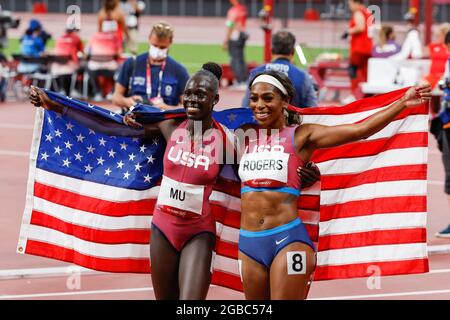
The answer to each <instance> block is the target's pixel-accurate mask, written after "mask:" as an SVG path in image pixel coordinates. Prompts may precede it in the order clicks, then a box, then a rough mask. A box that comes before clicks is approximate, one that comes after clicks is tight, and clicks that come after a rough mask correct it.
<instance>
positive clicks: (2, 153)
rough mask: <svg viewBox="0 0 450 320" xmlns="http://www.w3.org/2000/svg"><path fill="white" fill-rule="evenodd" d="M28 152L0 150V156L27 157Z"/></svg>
mask: <svg viewBox="0 0 450 320" xmlns="http://www.w3.org/2000/svg"><path fill="white" fill-rule="evenodd" d="M29 155H30V153H29V152H23V151H12V150H0V156H17V157H28V156H29Z"/></svg>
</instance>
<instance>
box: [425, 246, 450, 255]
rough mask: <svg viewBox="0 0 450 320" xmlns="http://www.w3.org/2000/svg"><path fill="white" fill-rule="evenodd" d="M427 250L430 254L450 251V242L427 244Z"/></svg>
mask: <svg viewBox="0 0 450 320" xmlns="http://www.w3.org/2000/svg"><path fill="white" fill-rule="evenodd" d="M427 251H428V253H429V254H435V253H437V254H440V253H450V244H441V245H434V246H427Z"/></svg>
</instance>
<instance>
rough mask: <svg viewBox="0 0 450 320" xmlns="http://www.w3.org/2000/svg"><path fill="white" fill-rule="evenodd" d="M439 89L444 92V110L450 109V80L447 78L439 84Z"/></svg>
mask: <svg viewBox="0 0 450 320" xmlns="http://www.w3.org/2000/svg"><path fill="white" fill-rule="evenodd" d="M438 86H439V89H441V90H442V91H444V96H443V97H442V108H443V109H450V78H445V79H443V80H441V81H439V83H438Z"/></svg>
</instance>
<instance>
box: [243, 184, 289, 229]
mask: <svg viewBox="0 0 450 320" xmlns="http://www.w3.org/2000/svg"><path fill="white" fill-rule="evenodd" d="M297 199H298V197H297V196H294V195H291V194H289V193H283V192H274V191H261V192H247V193H244V194H242V195H241V229H244V230H248V231H261V230H267V229H271V228H275V227H278V226H281V225H284V224H286V223H289V222H291V221H292V220H294V219H295V218H296V217H297Z"/></svg>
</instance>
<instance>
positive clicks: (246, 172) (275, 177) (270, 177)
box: [239, 151, 289, 188]
mask: <svg viewBox="0 0 450 320" xmlns="http://www.w3.org/2000/svg"><path fill="white" fill-rule="evenodd" d="M288 161H289V154H288V153H284V152H271V151H265V152H254V153H247V154H245V155H244V156H243V157H242V159H241V163H240V164H239V176H240V178H241V181H242V182H244V183H245V184H246V185H249V186H251V187H257V188H264V187H272V188H274V187H275V188H276V187H280V186H283V185H285V184H286V183H287V180H288Z"/></svg>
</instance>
